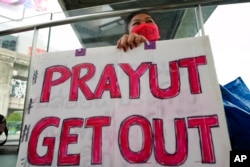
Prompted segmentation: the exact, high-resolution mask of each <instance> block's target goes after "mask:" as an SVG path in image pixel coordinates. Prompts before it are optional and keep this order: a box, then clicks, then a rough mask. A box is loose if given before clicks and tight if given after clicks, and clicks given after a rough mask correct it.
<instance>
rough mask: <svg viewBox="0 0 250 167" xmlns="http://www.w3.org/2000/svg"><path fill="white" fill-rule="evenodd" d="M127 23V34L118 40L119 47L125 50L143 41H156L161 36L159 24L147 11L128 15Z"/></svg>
mask: <svg viewBox="0 0 250 167" xmlns="http://www.w3.org/2000/svg"><path fill="white" fill-rule="evenodd" d="M126 24H127V26H126V31H127V32H126V34H124V35H123V36H122V37H121V38H120V39H119V40H118V41H117V48H118V49H123V50H124V51H125V52H126V51H127V50H128V49H129V48H130V49H133V48H135V47H137V46H138V45H140V44H141V43H143V42H147V41H156V40H158V39H159V38H160V35H159V29H158V26H157V24H156V23H155V21H154V19H153V18H152V16H151V15H150V14H149V13H148V12H147V11H143V10H141V11H136V12H133V13H131V14H130V15H129V16H128V17H127V20H126Z"/></svg>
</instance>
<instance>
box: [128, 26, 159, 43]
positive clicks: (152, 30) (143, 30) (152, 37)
mask: <svg viewBox="0 0 250 167" xmlns="http://www.w3.org/2000/svg"><path fill="white" fill-rule="evenodd" d="M131 32H133V33H136V34H139V35H143V36H144V37H146V38H147V39H148V40H149V41H156V40H158V39H159V38H160V35H159V30H158V26H157V25H156V24H148V23H141V24H140V25H138V26H136V27H134V28H133V29H132V30H131Z"/></svg>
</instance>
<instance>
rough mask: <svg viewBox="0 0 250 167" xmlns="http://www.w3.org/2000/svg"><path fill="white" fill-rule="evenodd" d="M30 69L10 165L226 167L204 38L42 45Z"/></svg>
mask: <svg viewBox="0 0 250 167" xmlns="http://www.w3.org/2000/svg"><path fill="white" fill-rule="evenodd" d="M32 64H33V67H34V69H33V71H34V73H33V74H34V75H33V78H31V79H32V85H31V86H30V95H29V102H30V103H29V106H30V107H29V108H28V110H27V111H26V113H25V120H24V124H23V130H22V134H21V140H20V150H19V155H18V161H17V166H18V167H20V166H25V165H23V164H29V166H105V167H112V166H113V167H117V166H143V167H151V166H152V167H155V166H185V167H200V166H216V167H228V166H229V152H230V142H229V137H228V132H227V126H226V120H225V115H224V111H223V105H222V99H221V95H220V91H219V85H218V81H217V78H216V72H215V68H214V62H213V58H212V53H211V49H210V44H209V39H208V37H197V38H187V39H178V40H168V41H157V42H151V43H150V44H144V45H141V46H140V47H138V48H136V49H134V50H129V51H127V52H123V51H121V50H117V49H116V48H115V46H111V47H99V48H90V49H79V50H76V51H63V52H51V53H46V54H42V55H37V56H35V57H34V58H33V60H32Z"/></svg>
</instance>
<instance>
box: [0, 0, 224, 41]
mask: <svg viewBox="0 0 250 167" xmlns="http://www.w3.org/2000/svg"><path fill="white" fill-rule="evenodd" d="M222 2H223V0H206V1H204V0H203V1H195V2H185V3H178V4H167V5H161V6H153V7H144V8H134V9H126V10H117V11H107V12H100V13H94V14H87V15H82V16H74V17H68V18H65V19H61V20H52V21H47V22H42V23H39V24H32V25H27V26H20V27H17V28H11V29H7V30H3V31H0V36H3V35H9V34H14V33H20V32H25V31H31V30H34V29H36V30H37V29H41V28H48V27H54V26H59V25H64V24H70V23H76V22H80V21H90V20H96V19H103V18H110V17H116V16H124V15H127V14H129V13H131V12H134V11H138V10H148V11H150V12H161V11H165V10H168V11H170V10H176V9H184V8H194V7H198V6H208V5H212V4H215V3H222Z"/></svg>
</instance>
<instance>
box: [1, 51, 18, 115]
mask: <svg viewBox="0 0 250 167" xmlns="http://www.w3.org/2000/svg"><path fill="white" fill-rule="evenodd" d="M13 53H15V52H13V51H9V50H7V49H0V114H2V115H4V116H7V114H8V107H9V97H10V89H11V78H12V75H13V64H14V61H15V54H13Z"/></svg>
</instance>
